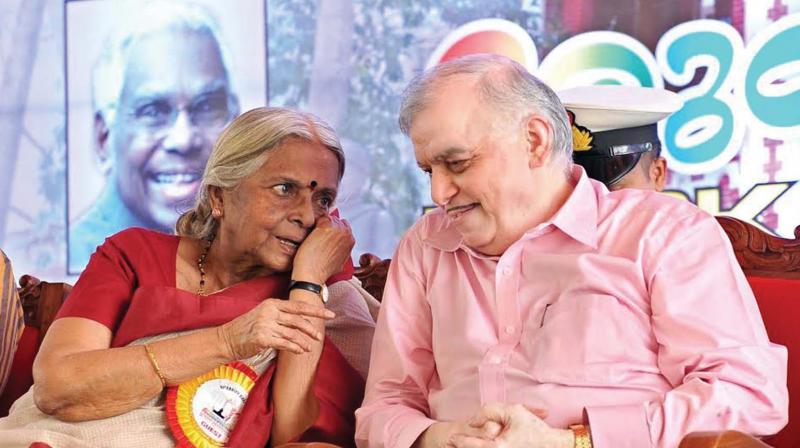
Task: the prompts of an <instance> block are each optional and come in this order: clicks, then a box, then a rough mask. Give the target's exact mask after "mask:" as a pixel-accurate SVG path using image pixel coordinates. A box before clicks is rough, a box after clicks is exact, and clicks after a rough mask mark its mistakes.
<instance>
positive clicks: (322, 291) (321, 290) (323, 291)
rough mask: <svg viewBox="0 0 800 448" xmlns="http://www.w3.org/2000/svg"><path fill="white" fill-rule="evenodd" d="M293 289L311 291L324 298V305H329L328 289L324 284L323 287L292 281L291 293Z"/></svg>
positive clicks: (290, 284) (290, 285)
mask: <svg viewBox="0 0 800 448" xmlns="http://www.w3.org/2000/svg"><path fill="white" fill-rule="evenodd" d="M293 289H305V290H306V291H311V292H313V293H314V294H317V295H319V296H320V297H321V298H322V303H328V287H327V286H325V284H324V283H323V284H322V285H318V284H316V283H311V282H304V281H302V280H292V281H291V282H289V291H291V290H293Z"/></svg>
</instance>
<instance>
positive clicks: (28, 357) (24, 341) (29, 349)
mask: <svg viewBox="0 0 800 448" xmlns="http://www.w3.org/2000/svg"><path fill="white" fill-rule="evenodd" d="M71 289H72V286H70V285H68V284H66V283H48V282H42V281H39V279H37V278H36V277H32V276H30V275H23V276H22V278H20V289H19V298H20V301H21V302H22V309H23V311H24V319H25V329H24V330H23V331H22V335H21V336H20V340H19V343H18V344H17V351H16V352H15V353H14V361H13V362H12V364H11V376H10V377H9V379H8V383H7V384H6V387H5V389H4V390H3V393H2V395H0V417H4V416H6V415H8V410H9V408H10V407H11V404H13V403H14V401H16V400H17V398H19V397H21V396H22V394H24V393H25V392H27V391H28V389H30V387H31V385H32V384H33V373H32V370H33V360H34V358H36V353H37V352H38V351H39V346H40V345H41V343H42V339H44V335H45V333H47V329H48V328H50V324H52V323H53V320H54V319H55V317H56V314H57V313H58V309H59V308H61V304H62V303H63V302H64V300H65V299H66V297H67V294H69V291H70V290H71Z"/></svg>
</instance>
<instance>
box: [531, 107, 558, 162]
mask: <svg viewBox="0 0 800 448" xmlns="http://www.w3.org/2000/svg"><path fill="white" fill-rule="evenodd" d="M525 130H526V139H527V143H528V157H529V158H528V165H529V166H530V167H531V168H538V167H542V166H544V165H546V164H547V163H548V161H549V160H550V158H551V157H550V156H551V154H552V153H553V127H552V126H551V125H550V123H549V122H548V121H547V120H546V119H545V118H544V117H543V116H541V115H538V114H532V115H531V116H529V117H528V118H527V120H526V122H525Z"/></svg>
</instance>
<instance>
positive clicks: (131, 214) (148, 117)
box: [69, 2, 239, 272]
mask: <svg viewBox="0 0 800 448" xmlns="http://www.w3.org/2000/svg"><path fill="white" fill-rule="evenodd" d="M224 54H225V53H224V51H223V48H222V47H221V45H220V42H219V39H218V31H217V26H216V24H215V22H214V20H213V19H212V18H211V17H210V16H209V15H208V14H207V13H206V12H205V11H204V10H202V9H200V8H199V7H197V6H192V5H186V4H179V3H174V2H161V3H153V4H150V5H148V6H147V7H146V8H145V9H143V10H142V11H141V12H140V14H139V15H137V17H133V18H132V19H131V20H130V21H128V22H126V28H124V29H121V30H117V32H116V34H115V36H114V37H113V38H111V39H110V40H109V41H108V44H107V47H106V49H105V52H104V53H103V54H102V55H101V57H100V59H99V60H98V63H97V66H96V67H95V70H94V74H93V81H92V84H93V93H92V100H93V107H94V110H95V117H94V136H95V140H96V149H97V153H98V156H99V159H100V164H101V166H102V167H104V169H105V171H106V173H107V183H106V188H105V190H104V191H103V193H102V194H101V196H100V198H99V199H98V200H97V202H96V203H95V204H94V205H93V206H92V208H91V209H90V210H88V211H87V212H86V213H85V214H84V215H83V216H81V218H80V220H79V221H78V222H77V223H75V224H74V225H72V226H71V228H70V232H69V270H70V272H80V271H81V270H82V269H83V267H84V266H85V265H86V262H87V261H88V259H89V256H90V255H91V254H92V253H93V252H94V250H95V248H96V247H97V246H98V245H99V244H101V243H102V242H103V240H104V239H105V238H106V237H107V236H109V235H112V234H114V233H116V232H118V231H120V230H122V229H125V228H127V227H133V226H139V227H148V228H152V229H157V230H161V231H165V232H172V231H173V226H174V224H175V221H176V219H177V217H178V215H179V212H181V211H183V210H185V209H187V208H189V207H190V206H191V205H192V204H191V201H192V198H193V197H194V194H195V192H196V190H197V187H198V185H199V182H200V177H201V176H202V174H203V173H202V170H203V167H204V166H205V163H206V160H207V159H208V156H209V154H210V153H211V149H212V147H213V144H214V141H215V140H216V138H217V135H219V133H220V132H221V131H222V129H223V128H224V127H225V125H226V124H227V123H228V122H229V121H230V120H231V119H233V117H235V116H236V115H238V112H239V104H238V99H237V97H236V95H235V94H234V93H233V91H232V88H231V83H230V79H229V75H228V69H227V68H226V66H227V65H226V63H225V57H224Z"/></svg>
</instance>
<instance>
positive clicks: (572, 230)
mask: <svg viewBox="0 0 800 448" xmlns="http://www.w3.org/2000/svg"><path fill="white" fill-rule="evenodd" d="M570 179H571V180H572V181H573V182H575V189H573V190H572V193H571V194H570V195H569V198H567V201H566V202H564V205H562V206H561V208H560V209H559V210H558V211H557V212H556V214H555V215H554V216H553V218H552V219H551V220H550V222H551V223H552V224H553V225H554V226H556V227H557V228H558V229H559V230H561V231H562V232H564V233H566V234H567V235H569V236H570V237H572V238H573V239H575V240H577V241H580V242H581V243H583V244H585V245H587V246H590V247H592V248H595V249H596V248H597V210H598V207H597V201H598V197H597V192H596V190H595V186H594V185H592V182H594V181H592V180H590V179H589V176H587V175H586V172H585V171H584V170H583V168H582V167H581V166H579V165H575V166H573V167H572V172H571V173H570Z"/></svg>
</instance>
